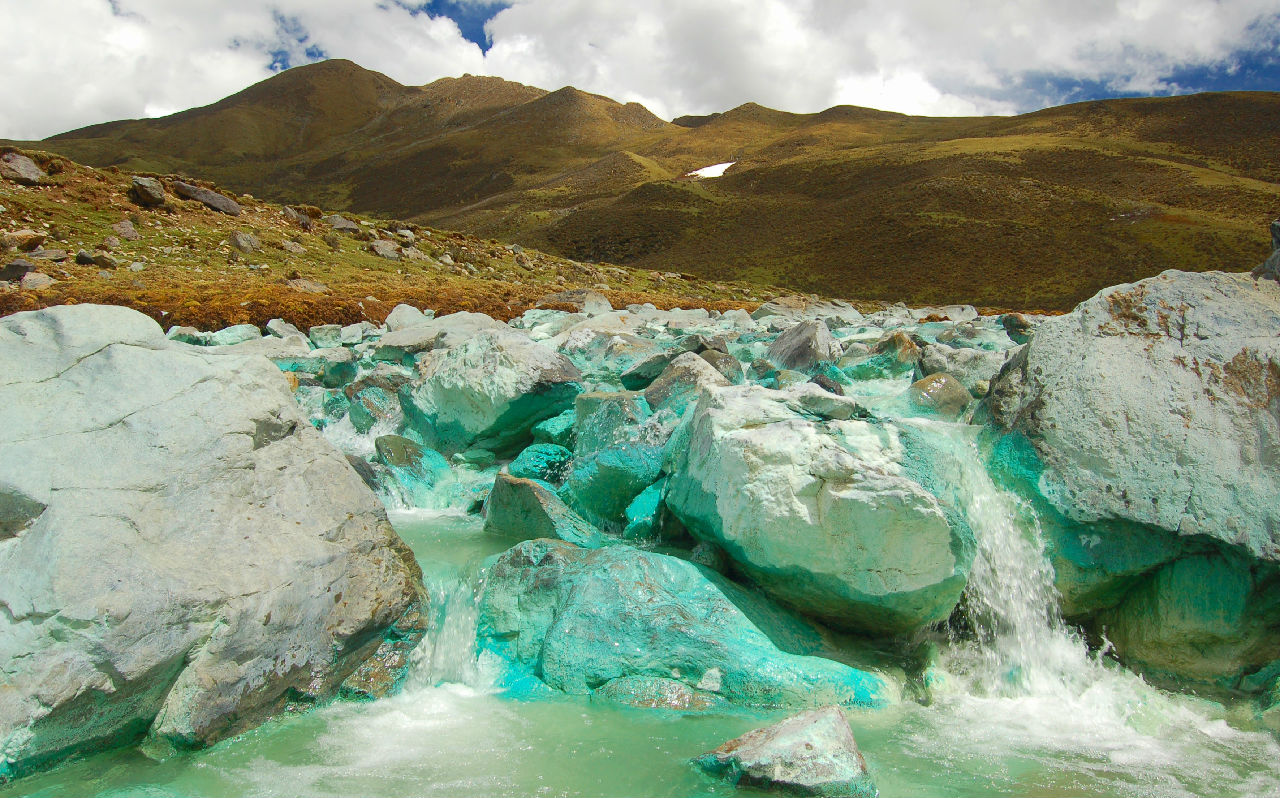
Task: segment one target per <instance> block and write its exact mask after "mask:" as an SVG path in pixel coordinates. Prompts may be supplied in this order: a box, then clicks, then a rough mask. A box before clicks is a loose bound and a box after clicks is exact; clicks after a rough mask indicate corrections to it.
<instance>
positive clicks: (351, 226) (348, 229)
mask: <svg viewBox="0 0 1280 798" xmlns="http://www.w3.org/2000/svg"><path fill="white" fill-rule="evenodd" d="M321 221H322V222H324V223H325V224H327V225H329V226H330V227H332V228H333V229H334V230H335V231H336V232H339V233H357V232H359V231H360V225H358V224H356V223H355V222H353V221H351V220H350V219H348V218H347V217H345V216H342V215H341V214H337V213H335V214H332V215H330V216H325V217H324V218H323V219H321Z"/></svg>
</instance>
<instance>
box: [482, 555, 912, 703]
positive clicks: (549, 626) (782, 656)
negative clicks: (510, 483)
mask: <svg viewBox="0 0 1280 798" xmlns="http://www.w3.org/2000/svg"><path fill="white" fill-rule="evenodd" d="M735 591H737V592H741V589H740V588H733V587H732V586H730V585H729V584H728V583H726V582H724V581H723V580H722V579H721V578H720V577H717V576H716V575H715V574H712V573H711V572H709V571H704V570H703V569H701V568H699V567H698V566H696V565H694V564H692V563H690V562H687V561H685V560H680V559H677V558H674V557H667V556H664V555H661V554H654V553H650V552H642V551H638V550H636V549H632V548H630V547H627V546H611V547H608V548H603V549H595V550H586V549H581V548H578V547H576V546H573V545H570V544H568V543H564V542H561V541H554V540H532V541H526V542H524V543H521V544H519V545H517V546H515V547H514V548H512V549H510V550H509V551H507V552H506V553H504V554H502V555H501V556H499V557H498V558H497V560H496V561H495V562H494V563H493V564H492V565H491V566H490V568H489V571H488V575H487V577H486V581H485V590H484V594H483V596H482V598H481V607H480V613H481V617H480V630H481V632H480V633H481V636H482V637H483V638H484V639H485V640H487V641H489V642H488V643H487V644H490V645H494V646H496V647H498V648H499V649H500V650H502V651H503V652H505V655H506V656H507V657H509V658H510V659H512V660H516V661H519V662H524V663H529V664H531V665H533V666H534V668H535V671H536V673H537V675H538V677H539V678H541V679H542V680H543V681H544V682H546V683H547V684H548V685H550V686H552V687H554V688H556V689H558V690H562V691H564V692H568V693H576V694H587V693H590V692H591V691H592V690H594V689H596V688H599V687H601V686H602V685H605V684H607V683H609V682H611V681H613V680H615V679H619V678H622V677H627V676H654V677H661V678H670V679H675V680H678V681H680V682H683V683H684V684H685V685H688V686H689V687H691V688H693V689H696V690H699V691H701V692H704V693H709V694H714V695H717V696H720V697H722V698H724V699H727V700H730V701H733V702H735V703H741V704H751V705H762V706H780V705H798V706H814V705H825V704H841V705H846V706H859V707H881V706H885V705H887V704H890V703H892V702H894V701H896V700H897V698H898V695H899V690H898V687H897V685H896V684H895V683H893V682H891V681H890V680H889V679H888V678H887V677H885V676H884V675H882V674H879V673H873V672H868V671H862V670H858V669H855V668H852V667H849V666H848V665H844V664H841V663H839V662H835V661H833V660H829V659H825V658H822V657H819V656H807V655H803V654H799V653H788V652H787V651H784V650H783V649H782V648H780V647H779V645H778V644H776V643H775V640H774V639H771V637H770V636H768V635H766V633H765V631H762V629H770V628H773V627H784V626H787V625H788V624H790V625H792V626H794V625H796V624H798V623H799V622H798V621H795V620H793V619H785V613H783V612H782V611H781V610H779V609H778V608H776V607H773V606H772V605H769V603H768V602H767V601H764V600H763V599H757V600H756V601H757V605H756V606H755V607H754V614H753V616H752V617H748V615H747V614H746V613H745V612H744V611H743V610H742V609H740V608H739V606H738V605H737V604H735V602H734V601H733V600H731V597H732V596H733V595H734V593H735ZM808 631H809V636H808V637H807V638H806V636H805V635H804V634H803V633H802V632H796V633H794V634H791V635H790V636H780V639H782V640H783V644H784V645H788V646H790V647H791V648H792V650H793V651H795V650H797V649H796V648H795V644H796V642H797V641H812V639H813V638H817V637H818V635H817V633H816V632H815V631H814V630H812V629H811V628H810V629H809V630H808ZM812 647H813V648H815V649H816V648H818V644H817V643H813V644H812Z"/></svg>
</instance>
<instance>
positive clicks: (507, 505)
mask: <svg viewBox="0 0 1280 798" xmlns="http://www.w3.org/2000/svg"><path fill="white" fill-rule="evenodd" d="M484 528H485V531H486V532H492V533H494V534H497V535H503V536H505V537H512V538H520V539H533V538H550V539H556V540H565V541H568V542H570V543H573V544H574V545H577V546H583V547H586V548H596V547H598V546H600V545H602V544H603V542H604V536H603V535H601V534H600V530H598V529H596V528H595V527H594V526H592V525H591V524H590V523H589V522H588V521H586V520H585V519H583V518H582V517H581V516H579V515H578V514H577V513H575V512H573V510H571V509H569V507H568V506H566V505H565V503H564V502H562V501H561V500H560V499H559V497H557V496H556V495H555V494H554V493H552V492H551V490H549V489H548V488H547V486H546V485H544V484H541V483H539V482H538V481H536V480H532V479H521V478H519V477H514V476H511V475H510V474H498V476H497V479H495V480H494V483H493V491H492V492H490V494H489V499H488V501H486V502H485V521H484Z"/></svg>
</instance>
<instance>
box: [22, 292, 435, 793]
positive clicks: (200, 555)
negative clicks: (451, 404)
mask: <svg viewBox="0 0 1280 798" xmlns="http://www.w3.org/2000/svg"><path fill="white" fill-rule="evenodd" d="M0 366H2V368H3V373H4V374H5V379H4V381H3V384H2V385H0V449H3V451H4V456H3V457H0V508H3V518H4V521H3V523H2V524H0V572H2V573H4V574H5V578H4V579H3V580H0V604H3V605H4V606H5V607H6V608H7V610H6V612H5V613H4V614H0V661H3V662H4V663H5V666H4V673H3V676H2V677H0V679H2V680H3V689H0V747H3V750H4V751H5V757H4V759H3V760H2V762H0V779H3V778H5V777H9V776H13V775H17V774H20V773H22V772H25V771H27V770H30V769H32V768H34V767H39V766H42V765H45V764H48V763H52V762H54V761H56V760H58V759H60V758H63V757H65V756H68V755H71V754H75V753H79V752H89V751H93V750H97V749H101V748H104V747H109V746H114V745H122V744H127V743H129V742H132V741H134V740H136V739H138V738H139V737H141V736H142V735H144V734H150V735H151V736H152V738H153V739H154V740H155V742H156V743H157V744H161V745H163V744H171V745H176V746H179V747H182V746H200V745H206V744H209V743H212V742H215V741H217V740H219V739H221V738H223V737H226V736H228V735H231V734H235V733H238V732H240V731H242V730H244V729H248V728H251V727H253V726H255V725H257V724H258V723H261V722H262V721H264V720H265V719H267V718H269V717H270V716H272V715H274V714H276V713H277V712H279V711H281V709H282V708H284V707H285V706H286V705H287V704H297V703H299V702H302V703H305V702H307V701H315V700H322V699H324V698H327V697H329V696H331V695H333V694H335V693H336V692H337V691H338V689H339V686H340V685H341V684H342V683H343V682H344V680H346V679H348V677H349V676H350V675H351V674H352V673H353V671H355V670H356V669H357V667H359V666H360V665H362V664H363V663H366V662H369V661H372V660H375V659H379V658H382V659H386V657H385V655H386V654H387V653H388V652H389V651H390V650H392V649H394V648H395V647H396V646H399V648H400V649H401V650H407V649H408V648H411V647H412V646H413V645H414V644H415V643H416V641H417V640H418V639H420V638H421V635H422V631H423V629H424V626H425V624H424V622H423V619H422V616H421V615H420V614H419V613H418V610H419V609H420V608H421V605H422V602H423V601H424V596H423V593H422V587H421V574H420V572H419V570H418V567H417V565H416V564H415V562H414V560H413V557H412V555H411V554H410V552H409V551H408V549H407V548H405V546H404V544H403V543H402V542H401V541H400V539H399V538H398V537H397V536H396V534H395V532H394V531H393V530H392V529H391V526H390V524H388V522H387V519H386V514H385V512H384V511H383V509H382V507H381V505H380V504H379V503H378V501H377V499H376V498H375V497H374V495H373V494H372V493H371V492H370V491H369V489H368V488H367V487H366V485H365V484H364V483H363V482H362V481H361V479H360V477H359V476H358V475H357V474H356V472H355V471H353V470H352V468H351V467H350V465H349V464H348V463H347V461H346V459H345V458H344V457H343V455H342V454H340V453H339V452H337V451H336V450H335V449H334V448H333V447H332V446H331V445H329V444H328V443H327V442H325V441H324V440H323V439H322V438H321V437H320V435H319V433H317V432H316V431H315V430H314V429H313V428H312V427H311V425H310V424H308V423H307V421H306V419H305V418H303V417H302V416H301V414H300V413H299V410H298V407H297V404H296V403H295V401H294V399H293V396H292V395H291V393H290V390H289V387H288V384H287V381H286V380H285V377H284V376H283V375H282V374H281V373H280V372H279V371H278V370H277V369H276V368H275V367H274V366H272V365H271V363H269V362H268V361H267V360H265V359H263V358H261V357H237V356H228V355H223V356H216V355H212V354H208V353H205V352H204V351H202V350H199V349H195V348H192V347H189V346H185V345H182V344H179V343H175V342H171V341H167V340H166V339H165V337H164V335H163V334H162V333H161V331H160V328H159V326H158V325H157V324H156V323H155V322H154V321H152V320H151V319H149V318H147V317H146V316H143V315H142V314H140V313H137V312H135V311H132V310H128V309H125V308H113V307H100V306H93V305H75V306H64V307H56V308H50V309H48V310H43V311H38V312H30V313H18V314H15V315H12V316H9V317H8V318H6V319H4V320H2V321H0ZM394 681H395V679H394V678H392V679H390V680H389V681H387V683H388V684H394Z"/></svg>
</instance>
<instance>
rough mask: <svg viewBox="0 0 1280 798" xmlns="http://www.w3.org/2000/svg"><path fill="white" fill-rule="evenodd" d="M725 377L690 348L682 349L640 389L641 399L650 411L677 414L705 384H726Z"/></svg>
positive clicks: (696, 396)
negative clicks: (642, 390)
mask: <svg viewBox="0 0 1280 798" xmlns="http://www.w3.org/2000/svg"><path fill="white" fill-rule="evenodd" d="M728 384H729V380H727V379H725V376H724V375H723V374H721V373H720V372H719V371H716V369H715V367H714V366H712V365H711V364H710V363H708V362H707V361H706V360H704V359H702V358H701V357H699V356H698V355H695V354H693V353H692V352H685V353H684V354H683V355H680V357H677V358H676V359H675V360H673V361H671V365H669V366H667V368H666V369H665V370H664V371H663V372H662V374H661V375H659V376H658V378H657V379H656V380H654V381H653V382H652V383H651V384H650V385H649V387H648V388H646V389H645V391H644V398H645V401H647V402H648V403H649V407H650V408H652V409H653V410H654V411H657V410H661V409H667V410H670V411H672V412H673V413H675V414H677V415H679V414H680V413H683V412H684V409H685V408H686V407H688V406H689V404H690V403H691V402H694V401H696V400H697V398H698V392H699V391H700V390H701V389H703V388H705V387H709V386H719V385H728Z"/></svg>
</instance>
